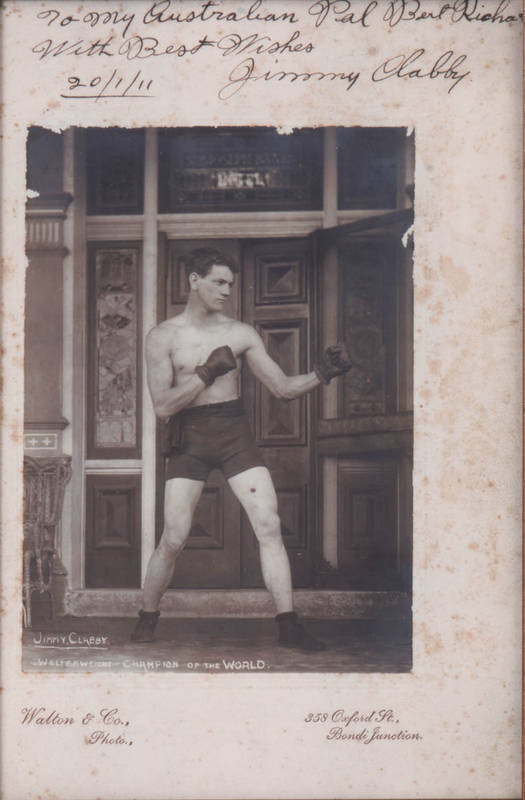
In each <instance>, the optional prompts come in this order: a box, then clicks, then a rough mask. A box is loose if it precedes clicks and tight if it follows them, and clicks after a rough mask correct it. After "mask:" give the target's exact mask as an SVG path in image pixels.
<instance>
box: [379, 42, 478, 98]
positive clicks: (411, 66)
mask: <svg viewBox="0 0 525 800" xmlns="http://www.w3.org/2000/svg"><path fill="white" fill-rule="evenodd" d="M426 54H427V51H426V50H425V48H424V47H419V48H418V49H417V50H414V51H413V52H412V53H410V55H408V56H407V55H405V54H404V53H401V54H400V55H397V56H393V57H392V58H389V59H387V60H386V61H385V62H383V64H381V65H380V66H379V67H377V69H375V70H374V72H373V73H372V80H373V81H374V82H375V83H377V82H379V81H385V80H386V79H387V78H430V79H431V80H432V79H434V78H443V79H444V80H449V81H452V83H451V85H450V87H449V90H448V94H450V92H451V91H452V89H455V88H456V86H457V85H458V83H459V82H460V81H462V80H463V78H466V77H467V75H470V70H467V71H466V72H460V71H459V67H461V65H462V64H464V62H465V61H466V59H467V56H466V55H455V53H454V51H453V50H447V51H446V52H444V53H442V54H441V55H440V56H438V58H436V59H435V60H434V63H433V64H432V65H431V66H430V68H429V67H428V66H425V64H424V59H423V61H421V59H422V58H423V56H425V55H426Z"/></svg>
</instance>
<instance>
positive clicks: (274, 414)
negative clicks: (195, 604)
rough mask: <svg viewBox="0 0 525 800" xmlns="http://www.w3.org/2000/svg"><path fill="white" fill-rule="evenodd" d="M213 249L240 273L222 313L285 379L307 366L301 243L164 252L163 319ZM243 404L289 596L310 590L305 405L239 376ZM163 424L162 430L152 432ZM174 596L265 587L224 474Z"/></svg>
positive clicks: (212, 481)
mask: <svg viewBox="0 0 525 800" xmlns="http://www.w3.org/2000/svg"><path fill="white" fill-rule="evenodd" d="M203 246H215V247H217V248H218V249H220V250H222V251H223V252H226V253H227V254H228V255H232V256H234V257H235V258H236V259H237V261H238V262H239V264H240V271H239V273H238V274H237V276H236V279H235V286H234V291H233V292H232V296H231V298H230V300H229V307H228V308H226V309H225V313H227V314H229V315H231V316H234V317H235V318H237V319H242V320H244V321H245V322H248V323H250V324H251V325H253V326H254V327H255V328H256V329H257V331H258V332H259V334H260V336H261V337H262V339H263V341H264V343H265V345H266V347H267V349H268V352H269V353H270V355H271V356H272V358H274V359H275V360H276V361H277V362H278V363H279V364H280V366H281V367H282V368H283V370H284V371H285V372H287V373H288V374H297V373H299V372H304V371H306V370H307V369H308V365H309V363H310V339H311V333H312V331H311V328H310V318H311V316H312V315H311V313H310V308H311V303H312V299H313V298H312V284H313V282H312V268H311V267H312V265H311V262H310V252H309V245H308V240H305V239H300V240H289V239H276V240H264V241H261V242H248V243H244V245H243V244H242V243H241V242H239V241H236V240H217V241H215V240H209V239H204V240H181V241H179V240H177V241H172V242H170V243H169V245H168V248H167V258H166V263H167V276H166V277H167V279H166V292H165V302H164V304H163V306H164V313H165V316H166V317H170V316H173V315H174V314H177V313H179V312H180V311H181V310H182V309H183V307H184V304H185V302H186V299H187V291H188V289H187V266H186V265H187V261H188V257H189V254H190V253H191V252H192V251H193V250H195V249H196V248H198V247H203ZM240 389H241V397H242V399H243V401H244V405H245V408H246V410H247V413H248V416H249V419H250V422H251V426H252V430H253V432H254V434H255V437H256V440H257V443H258V445H259V446H260V447H261V449H262V451H263V453H264V456H265V460H266V462H267V465H268V467H269V469H270V472H271V474H272V478H273V480H274V483H275V486H276V491H277V497H278V504H279V513H280V516H281V520H282V525H283V538H284V542H285V544H286V547H287V550H288V553H289V555H290V561H291V566H292V574H293V581H294V585H295V586H308V585H310V582H311V564H312V556H311V542H312V539H313V531H312V530H311V522H310V515H311V505H312V489H313V482H312V468H311V454H310V448H309V444H310V430H309V426H310V422H311V414H310V403H311V399H310V398H309V397H303V398H300V399H297V400H294V401H292V402H285V401H282V400H277V399H275V398H274V397H273V396H272V395H271V394H270V393H269V392H268V391H267V390H266V389H265V388H264V387H263V386H262V385H261V384H260V383H259V382H257V381H255V380H254V378H253V376H252V375H251V373H250V372H249V370H248V368H247V367H246V366H244V367H243V370H242V375H241V387H240ZM161 425H162V423H159V427H160V426H161ZM158 472H159V474H158V481H157V484H158V490H159V497H158V503H157V517H158V525H157V529H158V536H159V535H160V532H161V528H162V494H163V488H164V459H162V458H161V459H159V469H158ZM170 585H171V586H172V587H177V588H179V587H193V588H250V587H258V586H262V585H263V581H262V575H261V572H260V564H259V553H258V546H257V541H256V539H255V535H254V533H253V531H252V529H251V526H250V524H249V522H248V520H247V518H246V516H245V514H244V512H242V513H241V508H240V505H239V503H238V502H237V500H236V499H235V498H234V496H233V494H232V492H231V491H230V489H229V487H228V485H227V483H226V481H225V480H224V478H223V477H222V473H220V472H218V471H214V472H212V473H211V475H210V478H209V480H208V482H207V484H206V487H205V489H204V492H203V495H202V497H201V500H200V502H199V504H198V507H197V510H196V513H195V517H194V524H193V527H192V529H191V532H190V536H189V538H188V541H187V544H186V546H185V548H184V551H183V552H182V553H181V555H180V556H179V559H178V561H177V568H176V570H175V575H174V578H173V581H172V583H171V584H170Z"/></svg>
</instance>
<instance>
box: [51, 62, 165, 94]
mask: <svg viewBox="0 0 525 800" xmlns="http://www.w3.org/2000/svg"><path fill="white" fill-rule="evenodd" d="M67 82H68V84H69V91H70V92H71V94H61V95H60V97H65V98H68V99H71V98H75V99H78V100H95V101H96V100H100V99H101V98H106V97H153V95H152V94H150V90H151V87H152V85H153V80H152V79H150V80H147V79H145V78H142V70H140V69H139V70H138V72H136V73H135V74H134V75H133V76H132V78H131V79H129V76H128V77H124V76H122V75H119V73H118V72H117V70H116V69H114V70H113V72H112V73H111V75H109V77H105V76H104V77H103V76H102V75H95V76H94V77H91V78H87V79H81V78H79V77H78V76H77V75H69V76H68V78H67ZM77 90H79V91H78V92H77Z"/></svg>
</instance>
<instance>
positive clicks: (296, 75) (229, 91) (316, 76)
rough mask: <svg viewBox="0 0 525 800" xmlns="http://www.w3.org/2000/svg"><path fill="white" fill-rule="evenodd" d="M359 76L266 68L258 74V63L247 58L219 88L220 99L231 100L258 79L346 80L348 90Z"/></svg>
mask: <svg viewBox="0 0 525 800" xmlns="http://www.w3.org/2000/svg"><path fill="white" fill-rule="evenodd" d="M358 78H359V72H321V71H314V72H308V71H303V72H294V71H293V70H282V69H279V70H275V71H274V72H272V70H266V71H265V72H261V73H259V74H257V72H256V65H255V61H254V59H253V58H245V59H244V61H241V63H240V64H237V66H235V67H234V68H233V69H232V70H231V72H230V74H229V76H228V82H227V83H226V84H224V86H223V87H222V88H221V89H220V90H219V92H218V97H219V99H220V100H229V98H230V97H233V95H234V94H237V92H239V91H240V90H241V89H244V88H245V87H246V86H253V84H254V83H256V82H258V81H265V82H266V81H276V82H281V81H285V82H286V83H295V82H296V81H300V82H302V83H304V82H306V81H310V80H313V81H322V80H325V79H326V80H327V81H335V80H341V81H346V86H345V89H346V91H348V90H349V89H351V88H352V86H354V85H355V84H356V82H357V80H358Z"/></svg>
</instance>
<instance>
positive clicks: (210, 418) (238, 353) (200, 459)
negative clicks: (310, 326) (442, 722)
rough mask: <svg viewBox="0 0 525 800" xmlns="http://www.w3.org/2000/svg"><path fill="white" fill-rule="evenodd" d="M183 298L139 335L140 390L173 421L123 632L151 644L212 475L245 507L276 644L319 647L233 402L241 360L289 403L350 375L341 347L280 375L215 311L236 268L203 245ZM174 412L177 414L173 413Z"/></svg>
mask: <svg viewBox="0 0 525 800" xmlns="http://www.w3.org/2000/svg"><path fill="white" fill-rule="evenodd" d="M190 270H191V271H190V275H189V283H190V295H189V298H188V302H187V304H186V307H185V309H184V311H183V312H182V313H181V314H179V315H178V316H175V317H172V318H171V319H168V320H166V321H165V322H161V324H160V325H158V326H157V327H156V328H154V329H153V330H152V331H150V333H149V334H148V337H147V339H146V364H147V373H148V386H149V390H150V393H151V397H152V401H153V406H154V408H155V413H156V414H157V416H158V417H160V418H161V419H163V420H169V421H170V422H169V423H168V424H172V423H173V422H177V423H178V425H177V427H178V429H179V433H178V436H177V437H175V438H176V439H178V441H175V442H174V444H175V447H173V449H172V450H171V451H170V452H168V458H167V470H166V492H165V505H164V531H163V533H162V538H161V540H160V542H159V545H158V547H157V549H156V550H155V552H154V553H153V555H152V556H151V559H150V562H149V565H148V569H147V573H146V580H145V583H144V600H143V606H144V608H143V609H142V610H141V611H140V612H139V620H138V622H137V625H136V627H135V629H134V631H133V633H132V634H131V638H132V640H133V641H135V642H151V641H153V639H154V630H155V626H156V624H157V620H158V617H159V614H160V612H159V610H158V608H159V604H160V600H161V597H162V595H163V594H164V592H165V590H166V588H167V587H168V585H169V583H170V581H171V578H172V575H173V570H174V568H175V561H176V558H177V555H178V553H180V551H181V550H182V548H183V547H184V542H185V541H186V538H187V536H188V534H189V532H190V528H191V524H192V517H193V513H194V511H195V508H196V506H197V503H198V500H199V498H200V496H201V493H202V490H203V488H204V484H205V483H206V480H207V478H208V475H209V473H210V471H211V470H212V469H215V468H217V469H221V470H222V472H223V474H224V477H225V478H226V480H227V481H228V483H229V485H230V486H231V488H232V491H233V493H234V494H235V496H236V497H237V498H238V500H239V502H240V503H241V505H242V507H243V508H244V510H245V511H246V514H247V515H248V518H249V520H250V523H251V525H252V527H253V530H254V531H255V535H256V537H257V539H258V542H259V551H260V557H261V567H262V574H263V578H264V583H265V585H266V588H267V589H268V591H269V592H270V594H271V596H272V598H273V601H274V603H275V608H276V611H277V616H276V620H277V623H278V626H279V644H281V645H283V646H286V647H294V648H298V649H301V650H322V649H324V644H323V643H322V642H320V641H319V640H317V639H316V638H315V637H314V636H312V635H311V634H310V633H308V632H307V631H306V630H305V629H304V628H303V626H302V625H301V624H300V622H299V621H298V619H297V615H296V613H295V612H294V611H293V603H292V581H291V574H290V565H289V562H288V556H287V553H286V549H285V547H284V544H283V541H282V538H281V526H280V520H279V517H278V515H277V498H276V494H275V489H274V486H273V482H272V479H271V477H270V473H269V472H268V469H267V468H266V466H265V464H264V459H263V457H262V454H261V452H260V451H259V449H258V447H257V446H256V444H255V441H254V438H253V435H252V433H251V431H250V428H249V425H248V421H247V419H246V415H245V413H244V410H243V407H242V404H241V401H240V400H239V397H238V388H237V386H238V381H237V378H238V374H239V370H240V367H241V364H242V361H243V359H244V360H245V361H246V363H247V364H248V366H249V368H250V369H251V371H252V372H253V374H254V375H255V377H256V378H258V379H259V380H260V381H262V383H263V384H264V385H265V386H266V388H267V389H268V390H269V391H270V392H271V393H272V394H273V395H275V396H276V397H278V398H281V399H282V400H284V401H286V400H293V399H294V398H295V397H299V396H300V395H302V394H305V393H306V392H309V391H310V390H311V389H315V387H316V386H319V384H320V383H321V382H324V383H328V382H329V381H330V379H331V378H333V377H335V376H336V375H341V374H343V373H344V372H346V371H347V370H349V369H350V362H349V360H348V356H347V354H346V352H345V349H344V346H343V345H341V344H338V345H334V346H333V347H329V348H328V349H327V350H326V351H325V353H324V355H323V357H322V358H321V360H320V362H319V363H318V364H316V365H315V367H314V369H313V371H312V372H310V373H308V374H307V375H295V376H293V377H290V376H288V375H285V374H284V372H283V371H282V370H281V368H280V367H279V366H278V365H277V364H276V363H275V362H274V361H273V360H272V359H271V358H270V356H269V355H268V353H267V352H266V350H265V347H264V344H263V342H262V340H261V338H260V337H259V335H258V334H257V333H256V331H255V330H254V329H253V328H252V327H251V326H250V325H246V324H245V323H243V322H239V321H237V320H235V319H231V318H230V317H227V316H226V315H225V314H223V313H222V309H223V306H224V303H225V301H226V300H227V298H228V297H229V295H230V292H231V289H232V284H233V280H234V272H235V271H236V265H235V263H233V262H232V260H231V259H229V258H228V257H227V256H225V255H224V254H223V253H221V252H219V251H218V250H214V249H211V248H201V249H199V250H196V251H195V252H194V253H193V255H192V258H191V261H190ZM175 415H176V416H175Z"/></svg>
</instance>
